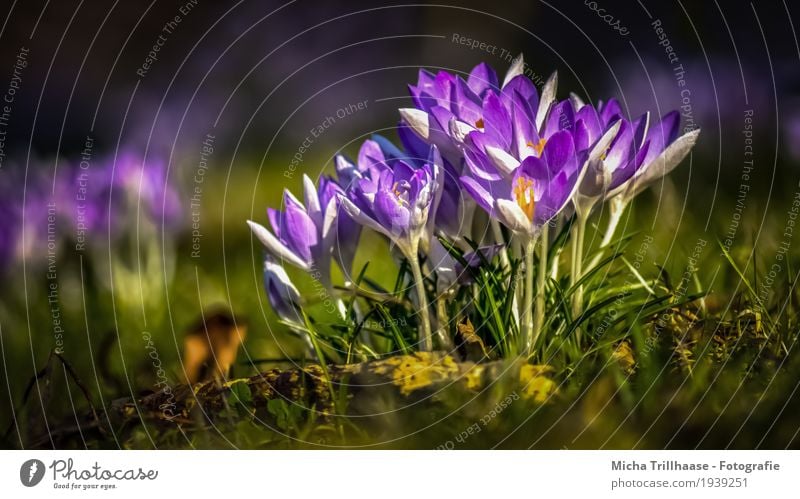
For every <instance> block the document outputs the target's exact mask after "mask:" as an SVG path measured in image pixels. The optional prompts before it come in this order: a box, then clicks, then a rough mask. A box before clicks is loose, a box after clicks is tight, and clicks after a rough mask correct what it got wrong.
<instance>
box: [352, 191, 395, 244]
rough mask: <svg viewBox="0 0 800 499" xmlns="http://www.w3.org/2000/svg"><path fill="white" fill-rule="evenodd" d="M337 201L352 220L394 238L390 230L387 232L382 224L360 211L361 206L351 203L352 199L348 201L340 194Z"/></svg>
mask: <svg viewBox="0 0 800 499" xmlns="http://www.w3.org/2000/svg"><path fill="white" fill-rule="evenodd" d="M339 202H340V203H341V206H342V209H343V210H344V211H345V212H346V213H347V214H348V215H350V216H351V217H352V218H353V220H355V221H356V222H358V223H360V224H361V225H363V226H364V227H369V228H370V229H372V230H374V231H376V232H380V233H381V234H383V235H384V236H386V237H388V238H389V239H394V236H393V235H392V233H391V232H389V231H388V230H387V229H386V228H385V227H384V226H382V225H381V224H379V223H378V222H377V221H375V220H374V219H373V218H372V217H370V216H368V215H367V214H366V213H364V212H363V211H361V208H359V207H358V206H356V205H355V204H353V202H352V201H350V200H349V199H347V198H346V197H343V196H340V197H339Z"/></svg>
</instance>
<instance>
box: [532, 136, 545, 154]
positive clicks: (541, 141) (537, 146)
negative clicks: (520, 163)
mask: <svg viewBox="0 0 800 499" xmlns="http://www.w3.org/2000/svg"><path fill="white" fill-rule="evenodd" d="M545 144H547V139H545V138H544V137H542V138H541V139H539V142H537V143H535V144H534V143H533V142H531V141H528V144H527V145H528V147H532V148H533V150H534V151H536V156H541V155H542V151H544V145H545Z"/></svg>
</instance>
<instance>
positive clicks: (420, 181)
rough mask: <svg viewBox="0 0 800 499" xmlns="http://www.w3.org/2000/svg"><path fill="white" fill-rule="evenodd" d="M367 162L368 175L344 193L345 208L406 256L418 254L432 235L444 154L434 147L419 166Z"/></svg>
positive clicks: (401, 161)
mask: <svg viewBox="0 0 800 499" xmlns="http://www.w3.org/2000/svg"><path fill="white" fill-rule="evenodd" d="M368 142H369V141H368ZM375 145H377V143H375ZM362 150H363V148H362ZM359 163H360V164H361V163H362V161H359ZM367 166H368V167H369V168H371V169H369V170H368V173H369V175H364V176H362V177H361V178H359V181H358V183H357V185H355V186H353V187H352V188H351V189H350V190H349V192H348V196H347V197H345V196H344V195H342V196H341V202H342V208H343V209H344V210H345V211H346V212H347V213H348V214H349V215H350V216H351V217H352V218H353V220H355V221H356V222H358V223H360V224H361V225H364V226H366V227H369V228H371V229H373V230H375V231H377V232H380V233H381V234H384V235H385V236H387V237H388V238H389V239H390V240H392V241H393V242H394V243H395V244H397V246H398V247H399V249H400V250H401V251H402V252H403V253H404V254H405V256H406V257H408V258H416V255H417V250H418V249H419V245H420V242H423V240H424V241H425V242H427V239H428V238H429V236H430V224H429V220H430V219H431V215H434V216H435V213H436V208H437V206H438V201H439V198H440V196H441V175H442V173H441V172H442V158H441V156H440V155H439V152H438V150H437V148H436V147H432V148H431V152H430V156H429V158H428V161H427V162H426V163H425V165H423V166H422V167H420V168H416V169H415V168H413V167H412V166H411V165H409V164H408V163H407V162H406V161H403V160H396V161H394V162H392V163H391V165H387V164H386V163H385V162H377V163H375V164H374V165H373V166H369V165H367Z"/></svg>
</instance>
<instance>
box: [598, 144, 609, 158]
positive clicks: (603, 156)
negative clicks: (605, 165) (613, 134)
mask: <svg viewBox="0 0 800 499" xmlns="http://www.w3.org/2000/svg"><path fill="white" fill-rule="evenodd" d="M610 150H611V146H608V147H606V150H605V151H603V154H601V155H600V160H601V161H605V160H606V156H607V155H608V151H610Z"/></svg>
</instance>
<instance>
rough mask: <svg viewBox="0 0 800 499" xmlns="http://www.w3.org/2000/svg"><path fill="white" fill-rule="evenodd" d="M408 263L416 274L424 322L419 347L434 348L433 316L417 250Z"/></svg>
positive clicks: (415, 284)
mask: <svg viewBox="0 0 800 499" xmlns="http://www.w3.org/2000/svg"><path fill="white" fill-rule="evenodd" d="M408 263H409V264H410V265H411V274H412V275H413V276H414V287H415V288H417V300H418V301H419V313H420V318H421V322H422V331H420V336H419V349H420V351H423V352H430V351H431V350H433V334H432V333H431V318H430V314H429V313H428V298H427V296H426V295H425V281H424V279H423V278H422V270H421V269H420V266H419V259H418V258H417V252H416V251H414V252H413V254H411V255H408Z"/></svg>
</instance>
